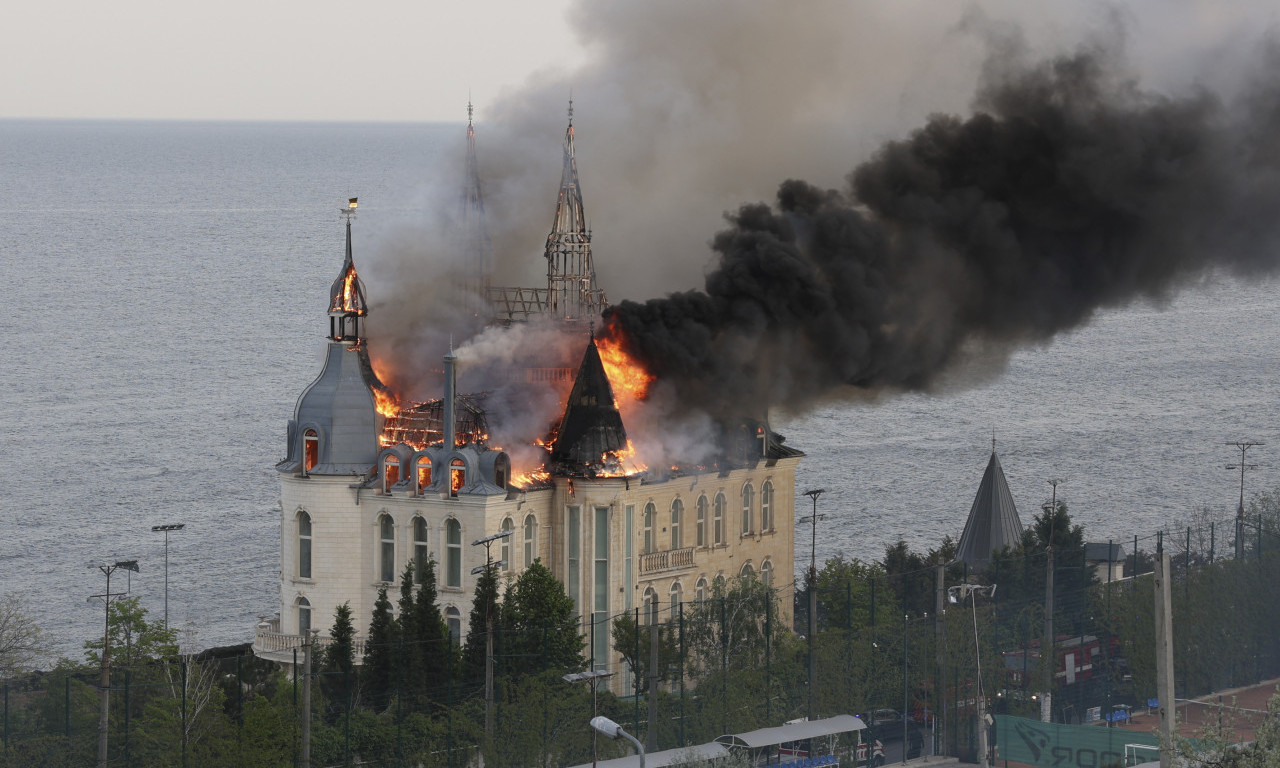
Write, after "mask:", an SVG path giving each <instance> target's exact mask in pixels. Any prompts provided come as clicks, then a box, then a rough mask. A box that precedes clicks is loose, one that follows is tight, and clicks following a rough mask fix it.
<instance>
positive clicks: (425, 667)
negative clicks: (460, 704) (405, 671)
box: [405, 558, 453, 701]
mask: <svg viewBox="0 0 1280 768" xmlns="http://www.w3.org/2000/svg"><path fill="white" fill-rule="evenodd" d="M418 576H419V580H420V583H419V585H418V594H417V598H416V599H415V601H414V604H413V616H412V618H413V621H412V624H411V625H410V626H407V627H405V632H406V635H405V641H406V642H409V643H412V645H413V646H414V649H415V658H416V659H417V660H418V662H419V666H418V674H419V677H417V678H414V679H413V680H414V682H413V685H414V687H415V688H416V689H417V690H418V691H419V692H420V693H421V694H423V695H424V696H425V698H427V699H434V700H437V701H439V700H443V699H444V693H443V691H444V686H445V683H446V680H447V677H448V674H449V665H450V664H452V663H453V644H452V643H451V642H449V628H448V626H447V625H446V624H445V622H444V616H443V615H441V613H440V605H439V603H437V602H436V562H435V559H434V558H427V560H426V561H425V562H424V563H422V567H421V568H419V573H418Z"/></svg>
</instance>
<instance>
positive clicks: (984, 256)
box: [606, 46, 1280, 415]
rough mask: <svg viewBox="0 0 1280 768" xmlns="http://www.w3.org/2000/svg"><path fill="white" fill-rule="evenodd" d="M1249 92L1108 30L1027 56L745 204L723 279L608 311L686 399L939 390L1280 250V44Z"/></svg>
mask: <svg viewBox="0 0 1280 768" xmlns="http://www.w3.org/2000/svg"><path fill="white" fill-rule="evenodd" d="M1265 58H1266V61H1265V62H1264V66H1262V67H1259V69H1258V71H1259V72H1260V73H1264V74H1260V75H1259V77H1258V78H1257V80H1256V83H1255V84H1254V86H1253V87H1250V88H1247V89H1245V91H1244V92H1242V93H1240V94H1236V95H1235V97H1234V98H1233V99H1232V101H1231V103H1230V104H1227V103H1225V102H1224V100H1223V99H1220V98H1218V97H1216V96H1214V95H1212V94H1210V93H1208V92H1205V91H1200V92H1197V93H1194V94H1192V95H1190V96H1187V97H1181V98H1172V97H1167V96H1160V95H1156V94H1152V93H1147V92H1144V91H1142V90H1141V89H1139V87H1138V86H1137V85H1136V84H1135V83H1134V82H1133V81H1132V80H1131V79H1130V78H1129V77H1127V75H1126V74H1125V70H1124V67H1123V66H1122V65H1121V63H1120V61H1119V57H1118V56H1116V55H1115V54H1114V53H1113V52H1112V51H1110V50H1108V48H1107V47H1104V46H1097V47H1092V48H1086V49H1084V50H1081V51H1079V52H1077V53H1074V54H1072V55H1067V56H1063V57H1059V58H1056V59H1053V60H1051V61H1047V62H1044V63H1041V64H1039V65H1035V66H1030V67H1023V68H1009V67H1001V66H998V65H997V64H996V63H994V62H996V61H997V60H994V59H993V63H992V64H990V65H989V66H988V69H987V71H986V73H985V76H984V80H983V85H982V86H981V87H980V89H979V92H978V96H977V98H976V100H975V108H974V112H973V114H972V115H971V116H970V117H968V118H967V119H961V118H958V117H954V116H944V115H938V116H934V117H932V118H931V119H929V120H928V121H927V123H926V124H925V125H924V126H923V127H921V128H919V129H918V130H916V131H914V132H913V133H912V134H910V136H909V138H907V139H905V140H901V141H892V142H889V143H887V144H885V145H884V146H883V147H881V148H880V149H879V150H878V151H877V152H876V153H875V154H874V155H873V156H872V157H871V159H870V160H869V161H868V162H865V163H863V164H861V165H859V166H858V167H857V168H855V169H854V170H853V171H852V172H851V173H850V174H849V175H848V177H847V179H848V186H847V188H845V189H843V190H826V189H821V188H818V187H815V186H813V185H810V184H808V183H805V182H803V181H796V180H790V181H787V182H785V183H783V184H782V185H781V186H780V187H779V189H778V191H777V198H776V201H775V203H774V204H773V205H766V204H763V203H761V204H754V205H744V206H742V207H741V208H740V209H739V210H738V211H736V212H735V213H733V214H731V215H728V216H727V219H728V221H729V227H728V228H727V229H725V230H724V231H722V232H720V233H719V234H717V235H716V236H715V238H714V240H713V242H712V248H713V250H714V251H715V253H716V254H717V256H718V263H717V264H716V266H715V267H714V268H713V269H712V270H711V271H710V272H709V274H708V275H707V278H706V286H705V289H704V290H701V291H688V292H683V293H675V294H672V295H669V296H667V297H666V298H660V299H652V300H649V301H645V302H643V303H640V302H634V301H624V302H622V303H620V304H619V305H617V306H615V307H612V308H611V309H609V310H608V311H607V312H606V322H607V325H608V327H609V332H611V333H614V334H616V335H620V338H621V340H622V342H623V344H624V346H625V348H626V349H627V350H628V351H629V352H630V353H631V354H632V355H633V356H634V357H636V358H637V359H638V360H640V361H641V362H642V363H643V364H644V365H645V367H647V368H648V369H649V371H650V372H652V373H654V374H655V375H656V376H657V377H658V380H659V382H660V384H659V387H658V391H660V392H665V393H666V395H667V397H668V399H669V402H671V403H674V404H678V406H679V407H681V408H688V409H691V410H700V411H704V412H707V413H710V414H713V415H714V414H731V413H739V414H742V413H755V414H758V413H760V410H761V405H762V404H767V405H769V406H772V407H775V408H776V407H781V408H783V409H786V410H793V411H794V410H800V409H803V408H804V407H806V406H808V405H812V404H813V403H814V402H815V401H817V400H820V399H823V398H828V397H831V396H833V395H840V394H845V395H854V396H858V395H866V394H875V393H877V392H881V391H886V390H888V391H893V390H927V389H929V388H931V387H934V386H936V385H938V383H939V382H940V381H941V380H943V379H944V378H945V377H946V375H947V374H949V373H951V372H954V371H956V370H957V369H959V368H963V367H964V365H965V364H966V363H968V362H971V361H972V360H974V359H978V358H980V359H981V360H983V365H984V366H988V367H994V369H995V370H997V371H998V370H999V368H1000V367H1001V365H1002V363H1003V361H1004V360H1005V359H1007V356H1008V354H1009V353H1010V352H1012V350H1014V349H1015V348H1017V347H1018V346H1019V345H1025V344H1029V343H1032V344H1033V343H1037V342H1044V341H1046V340H1048V339H1050V338H1052V337H1053V336H1054V335H1055V334H1057V333H1060V332H1063V331H1065V330H1069V329H1072V328H1076V327H1078V326H1079V325H1081V324H1082V323H1085V322H1086V321H1088V320H1089V318H1090V317H1091V316H1092V315H1093V314H1094V313H1095V312H1096V311H1098V310H1099V309H1100V308H1105V307H1114V306H1119V305H1124V304H1126V303H1128V302H1131V301H1133V300H1135V299H1139V298H1149V299H1154V300H1157V301H1159V300H1163V299H1164V298H1166V297H1167V296H1169V295H1170V293H1171V292H1172V291H1174V290H1175V289H1176V288H1178V287H1179V286H1180V285H1183V284H1185V283H1186V282H1188V281H1190V280H1194V279H1197V278H1201V277H1204V276H1205V275H1206V274H1207V273H1209V272H1211V271H1214V270H1227V271H1230V272H1233V273H1238V274H1253V273H1258V272H1261V271H1264V270H1271V269H1272V268H1273V267H1274V266H1275V265H1276V263H1277V261H1278V260H1280V259H1278V258H1277V257H1278V256H1280V248H1278V245H1280V242H1278V241H1280V183H1278V182H1280V176H1278V174H1277V171H1278V170H1280V143H1278V140H1277V137H1278V136H1280V98H1277V96H1278V94H1280V86H1278V85H1277V83H1276V81H1275V78H1274V76H1273V74H1271V75H1268V74H1265V73H1274V72H1275V71H1277V70H1276V68H1275V64H1276V63H1277V62H1278V61H1280V56H1277V55H1276V50H1275V48H1274V47H1273V48H1271V49H1270V50H1268V52H1267V55H1266V56H1265Z"/></svg>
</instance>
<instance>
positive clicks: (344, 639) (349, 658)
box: [320, 603, 356, 714]
mask: <svg viewBox="0 0 1280 768" xmlns="http://www.w3.org/2000/svg"><path fill="white" fill-rule="evenodd" d="M355 635H356V631H355V627H354V625H352V623H351V604H350V603H343V604H342V605H340V606H338V607H337V608H336V609H334V612H333V627H332V628H331V629H330V630H329V644H328V645H327V646H325V648H324V651H323V653H322V654H321V660H320V675H321V677H320V687H321V690H322V691H323V692H324V696H325V698H326V699H328V700H329V702H331V709H330V711H331V713H334V714H336V713H338V712H346V711H348V709H349V708H350V706H351V702H352V701H353V700H354V699H355V692H356V676H355V650H356V644H355Z"/></svg>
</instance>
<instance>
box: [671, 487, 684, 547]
mask: <svg viewBox="0 0 1280 768" xmlns="http://www.w3.org/2000/svg"><path fill="white" fill-rule="evenodd" d="M683 518H684V502H683V501H681V500H679V499H676V500H675V501H673V502H671V548H672V549H680V548H682V547H683V546H684V526H683V525H682V523H683V522H684V520H683Z"/></svg>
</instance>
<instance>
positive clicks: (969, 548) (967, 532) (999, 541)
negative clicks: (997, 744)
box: [956, 438, 1022, 571]
mask: <svg viewBox="0 0 1280 768" xmlns="http://www.w3.org/2000/svg"><path fill="white" fill-rule="evenodd" d="M1021 541H1022V520H1021V519H1019V517H1018V509H1017V507H1016V506H1014V503H1013V494H1011V493H1009V483H1008V482H1007V481H1006V480H1005V479H1004V469H1003V468H1002V467H1001V466H1000V457H999V456H997V455H996V441H995V439H994V438H993V439H992V440H991V459H990V460H989V461H988V462H987V471H986V472H984V473H983V474H982V482H981V483H979V484H978V493H977V495H976V496H974V498H973V506H972V507H970V509H969V519H968V520H967V521H966V522H965V524H964V533H962V534H960V544H959V546H958V547H957V550H956V558H957V559H958V560H961V561H963V562H964V563H966V564H967V565H968V566H969V567H970V568H971V569H973V570H978V571H980V570H982V569H984V568H986V566H987V563H988V562H990V560H991V553H992V552H997V551H999V550H1001V549H1004V548H1005V547H1016V546H1018V543H1019V542H1021Z"/></svg>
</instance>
